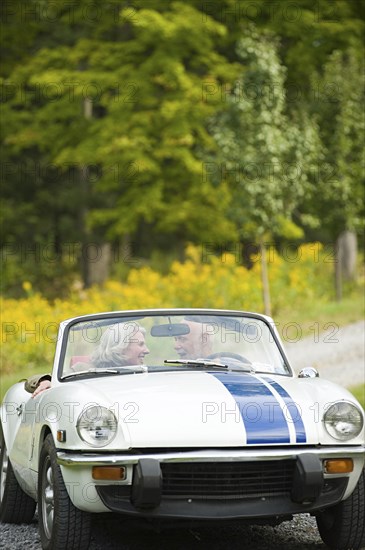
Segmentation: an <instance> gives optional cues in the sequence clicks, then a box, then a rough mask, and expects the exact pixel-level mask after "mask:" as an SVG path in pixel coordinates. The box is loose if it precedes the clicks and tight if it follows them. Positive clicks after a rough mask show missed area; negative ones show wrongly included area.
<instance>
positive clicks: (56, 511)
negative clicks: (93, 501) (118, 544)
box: [38, 434, 91, 550]
mask: <svg viewBox="0 0 365 550" xmlns="http://www.w3.org/2000/svg"><path fill="white" fill-rule="evenodd" d="M38 475H39V478H38V518H39V532H40V537H41V543H42V548H43V549H44V550H76V549H77V550H87V549H88V548H89V543H90V534H91V518H90V514H88V513H87V512H83V511H82V510H79V509H78V508H76V507H75V506H74V505H73V504H72V502H71V500H70V497H69V496H68V493H67V489H66V486H65V483H64V481H63V477H62V473H61V469H60V467H59V465H58V464H57V454H56V449H55V445H54V441H53V437H52V435H51V434H49V435H47V437H46V439H45V440H44V443H43V446H42V450H41V454H40V461H39V473H38Z"/></svg>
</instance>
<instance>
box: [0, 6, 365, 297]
mask: <svg viewBox="0 0 365 550" xmlns="http://www.w3.org/2000/svg"><path fill="white" fill-rule="evenodd" d="M3 16H4V17H3V25H2V38H1V40H2V47H3V52H4V55H3V64H2V67H1V69H0V77H1V86H2V106H1V117H2V123H3V134H2V135H3V147H2V148H1V151H0V155H1V157H0V162H1V164H2V168H3V170H2V172H3V174H2V175H3V182H2V199H3V203H2V205H3V208H2V235H1V239H2V241H1V245H2V246H3V250H5V253H6V265H5V268H4V272H3V274H4V276H5V281H4V283H3V291H5V292H11V293H13V294H19V293H20V292H21V291H19V290H18V289H19V288H20V282H21V281H22V280H24V279H26V280H30V281H31V282H32V283H33V284H34V285H36V286H37V285H38V288H41V289H43V290H45V291H46V292H47V293H48V294H53V295H57V294H58V293H59V292H61V291H62V289H67V286H68V285H69V283H70V281H72V279H74V278H77V277H79V276H80V273H83V276H84V282H85V283H87V270H88V269H89V270H90V269H91V268H90V266H87V265H86V266H85V265H84V264H85V261H84V260H83V256H82V253H81V252H80V251H82V249H83V247H85V246H87V244H88V243H97V244H102V243H104V242H106V241H107V242H109V243H111V244H112V245H113V246H114V247H116V248H117V247H118V246H120V244H121V242H122V241H123V239H130V240H131V241H133V242H134V243H135V244H134V247H135V250H136V251H137V252H138V253H142V254H143V256H144V261H145V262H148V261H149V260H150V259H151V258H152V261H154V258H157V257H159V256H161V255H164V256H168V257H171V258H174V257H175V258H176V257H177V256H178V255H179V251H181V250H183V249H184V244H186V242H188V241H191V242H195V243H197V242H201V241H209V242H212V243H215V244H218V245H219V243H222V242H225V241H231V242H232V241H234V240H237V239H241V238H246V239H247V238H248V239H256V238H257V236H258V235H259V234H260V235H262V234H267V233H268V232H270V233H271V234H272V235H273V236H274V237H275V238H276V239H279V238H280V239H281V238H282V237H283V238H286V239H288V238H290V239H295V240H297V239H298V238H300V237H301V238H302V240H304V241H305V240H308V239H309V238H310V236H311V234H312V235H313V232H315V236H316V238H317V239H319V240H325V239H329V238H331V239H332V238H334V236H336V234H337V232H339V231H341V230H342V229H343V228H351V229H352V228H354V229H356V230H357V231H360V229H361V218H362V217H363V215H364V211H363V207H362V206H361V199H362V186H363V174H362V168H361V165H362V163H363V156H362V154H363V147H362V145H363V142H362V137H361V136H362V134H363V129H364V128H363V118H362V110H363V95H362V92H361V90H363V78H362V76H361V54H360V53H359V52H361V51H362V42H363V40H362V36H363V30H364V21H363V17H362V15H361V13H360V10H359V6H358V4H357V3H356V2H353V1H352V0H317V1H316V2H312V1H311V0H296V2H295V3H293V2H291V0H282V1H280V2H274V3H273V2H272V0H250V2H244V1H242V2H237V1H236V0H222V1H221V2H214V1H212V2H198V0H186V1H185V2H182V1H181V2H175V1H171V2H170V1H169V2H165V1H162V0H151V1H149V2H148V3H147V2H144V1H142V0H136V1H135V2H133V3H128V2H126V1H124V0H113V1H112V2H106V3H100V4H98V3H90V1H89V0H77V2H54V1H52V2H51V1H50V0H29V1H28V2H24V1H23V0H14V1H13V2H7V3H6V5H5V8H4V13H3ZM332 99H335V101H332ZM211 121H214V123H213V126H212V122H211ZM212 135H213V136H214V138H215V139H212ZM207 166H211V167H212V166H214V167H215V168H214V169H213V170H209V169H206V167H207ZM333 174H335V177H334V178H331V176H332V175H333ZM330 179H331V181H330ZM332 180H333V181H332ZM303 232H304V235H303ZM69 244H71V245H72V246H73V247H74V248H76V249H77V250H78V252H77V253H76V254H74V255H72V258H71V259H70V260H69V259H68V258H67V246H68V245H69ZM65 245H66V253H65ZM27 247H31V248H32V247H33V249H36V248H37V247H39V250H41V251H42V250H43V249H44V248H45V247H46V250H47V252H46V255H47V254H49V251H50V250H51V251H52V254H51V256H52V258H55V261H52V262H49V261H43V260H42V259H41V260H40V261H38V259H37V257H36V256H35V255H33V256H34V257H32V254H28V255H27V256H26V258H24V253H23V252H24V250H25V249H26V248H27ZM41 256H42V254H41ZM65 256H66V257H65ZM86 263H87V262H86ZM162 264H163V266H164V268H165V269H166V265H165V261H163V262H162ZM124 271H128V266H127V267H126V269H125V270H124ZM124 271H123V273H124ZM52 287H54V288H52Z"/></svg>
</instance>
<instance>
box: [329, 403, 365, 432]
mask: <svg viewBox="0 0 365 550" xmlns="http://www.w3.org/2000/svg"><path fill="white" fill-rule="evenodd" d="M323 421H324V425H325V428H326V430H327V432H328V433H329V434H330V435H331V436H332V437H333V438H334V439H338V440H340V441H347V440H348V439H352V438H354V437H356V436H357V435H359V433H360V432H361V430H362V427H363V423H364V421H363V417H362V414H361V411H360V410H359V409H358V408H357V407H356V405H354V404H353V403H349V402H348V401H339V402H338V403H334V404H333V405H331V406H330V407H329V408H328V409H327V411H326V412H325V413H324V417H323Z"/></svg>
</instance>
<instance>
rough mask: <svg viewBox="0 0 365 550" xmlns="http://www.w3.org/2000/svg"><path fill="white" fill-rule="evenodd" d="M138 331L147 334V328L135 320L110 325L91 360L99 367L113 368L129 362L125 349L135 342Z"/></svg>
mask: <svg viewBox="0 0 365 550" xmlns="http://www.w3.org/2000/svg"><path fill="white" fill-rule="evenodd" d="M137 332H142V334H146V330H145V329H144V328H143V327H141V325H139V324H138V323H136V322H135V321H127V322H126V323H116V324H115V325H111V326H109V327H108V328H107V329H106V330H105V332H104V334H103V335H102V337H101V338H100V342H99V345H98V347H97V349H96V350H95V351H94V353H93V355H92V357H91V362H92V363H93V364H94V365H95V367H97V368H113V367H120V366H123V365H126V364H127V357H126V355H125V351H126V349H127V348H128V346H129V344H130V343H132V342H134V336H135V334H136V333H137Z"/></svg>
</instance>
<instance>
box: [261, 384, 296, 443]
mask: <svg viewBox="0 0 365 550" xmlns="http://www.w3.org/2000/svg"><path fill="white" fill-rule="evenodd" d="M264 378H265V380H267V382H268V383H269V384H270V385H271V386H272V387H273V388H274V389H275V390H276V391H277V392H278V394H279V395H280V397H282V398H283V400H284V402H285V405H286V406H287V410H288V412H289V414H290V416H291V419H292V422H293V424H294V426H295V432H296V442H297V443H306V441H307V434H306V433H305V427H304V424H303V420H302V415H301V413H300V411H299V409H298V407H297V404H296V403H295V401H293V399H292V398H291V397H290V395H289V394H288V392H287V391H286V390H285V389H284V388H283V387H282V386H281V385H280V384H279V383H278V382H275V381H274V380H271V378H268V377H266V376H265V377H264Z"/></svg>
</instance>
